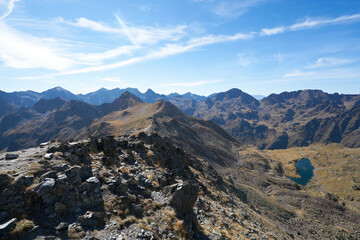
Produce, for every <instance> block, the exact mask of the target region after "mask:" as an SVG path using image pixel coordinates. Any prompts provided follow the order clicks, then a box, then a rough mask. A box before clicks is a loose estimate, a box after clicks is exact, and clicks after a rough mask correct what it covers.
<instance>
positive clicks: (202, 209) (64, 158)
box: [0, 132, 360, 240]
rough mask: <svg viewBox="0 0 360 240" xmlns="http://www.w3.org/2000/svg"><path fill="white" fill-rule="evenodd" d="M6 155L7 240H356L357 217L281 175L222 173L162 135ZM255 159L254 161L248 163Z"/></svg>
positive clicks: (264, 164)
mask: <svg viewBox="0 0 360 240" xmlns="http://www.w3.org/2000/svg"><path fill="white" fill-rule="evenodd" d="M12 154H13V155H12V156H16V158H15V157H11V158H9V157H6V154H5V153H3V154H1V155H0V164H1V172H0V212H1V214H0V223H1V224H0V236H1V239H214V240H215V239H216V240H220V239H309V238H314V239H358V238H359V237H360V228H359V220H360V214H359V213H358V212H357V211H354V210H352V209H350V208H348V207H347V205H346V204H345V203H344V202H342V201H341V200H340V199H338V198H336V197H334V195H331V194H330V193H329V194H328V195H327V197H319V196H313V195H311V194H309V193H307V192H306V191H305V189H304V188H303V187H302V186H300V185H297V184H296V183H294V182H293V181H291V180H289V179H288V178H287V177H285V176H284V169H283V168H282V165H281V164H280V163H277V162H272V161H269V160H267V159H264V158H257V159H253V160H252V161H250V162H249V161H248V160H249V159H247V158H246V157H245V156H242V157H241V156H240V158H239V162H238V163H236V164H235V165H233V166H232V168H227V167H224V168H219V170H218V171H217V170H215V168H214V167H212V165H210V164H209V163H208V162H207V161H204V160H199V159H197V158H196V157H194V156H192V155H189V154H187V153H186V152H185V151H184V150H183V149H182V148H179V147H178V146H176V145H174V144H173V143H172V142H170V141H169V140H168V139H166V138H163V137H161V136H159V135H158V134H156V133H152V134H146V133H144V132H140V133H138V134H136V135H131V136H130V135H122V136H118V137H116V138H114V137H113V136H107V137H103V138H96V137H91V138H90V139H84V140H79V141H76V142H69V141H61V142H59V141H55V142H49V143H43V144H41V145H40V146H39V147H36V148H30V149H26V150H20V151H17V152H14V153H12ZM247 156H250V155H247Z"/></svg>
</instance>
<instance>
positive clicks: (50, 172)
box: [40, 171, 56, 179]
mask: <svg viewBox="0 0 360 240" xmlns="http://www.w3.org/2000/svg"><path fill="white" fill-rule="evenodd" d="M55 177H56V172H55V171H49V172H46V173H44V174H43V175H41V176H40V179H44V178H55Z"/></svg>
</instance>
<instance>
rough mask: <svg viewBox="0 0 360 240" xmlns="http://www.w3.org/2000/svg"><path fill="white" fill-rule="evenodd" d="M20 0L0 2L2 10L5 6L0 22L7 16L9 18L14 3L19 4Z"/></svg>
mask: <svg viewBox="0 0 360 240" xmlns="http://www.w3.org/2000/svg"><path fill="white" fill-rule="evenodd" d="M19 1H20V0H9V1H2V4H1V5H0V6H1V8H3V7H4V6H5V11H4V13H3V14H2V15H1V16H0V20H3V19H4V18H6V17H7V16H9V15H10V14H11V13H12V11H13V9H14V7H15V3H16V2H19Z"/></svg>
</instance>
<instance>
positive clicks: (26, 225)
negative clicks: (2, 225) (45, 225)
mask: <svg viewBox="0 0 360 240" xmlns="http://www.w3.org/2000/svg"><path fill="white" fill-rule="evenodd" d="M34 227H35V224H34V222H33V221H30V220H27V219H23V220H21V221H19V222H17V223H16V225H15V228H14V229H12V230H10V232H9V236H10V239H21V238H23V237H25V235H26V234H27V232H28V231H30V230H31V229H32V228H34Z"/></svg>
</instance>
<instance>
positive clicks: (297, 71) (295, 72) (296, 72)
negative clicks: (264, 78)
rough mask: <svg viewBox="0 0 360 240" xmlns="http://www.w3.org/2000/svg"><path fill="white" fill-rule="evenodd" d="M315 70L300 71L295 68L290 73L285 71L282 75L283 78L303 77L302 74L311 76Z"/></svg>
mask: <svg viewBox="0 0 360 240" xmlns="http://www.w3.org/2000/svg"><path fill="white" fill-rule="evenodd" d="M315 73H316V72H301V71H299V70H296V71H294V72H292V73H287V74H285V75H284V76H283V77H284V78H293V77H303V76H311V75H314V74H315Z"/></svg>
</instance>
